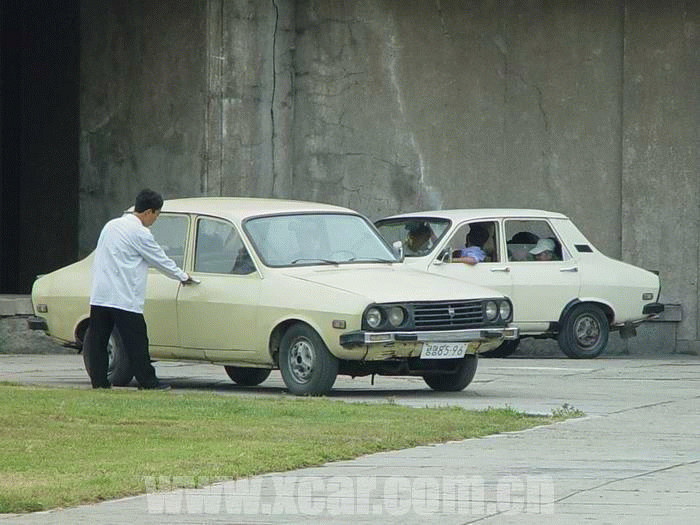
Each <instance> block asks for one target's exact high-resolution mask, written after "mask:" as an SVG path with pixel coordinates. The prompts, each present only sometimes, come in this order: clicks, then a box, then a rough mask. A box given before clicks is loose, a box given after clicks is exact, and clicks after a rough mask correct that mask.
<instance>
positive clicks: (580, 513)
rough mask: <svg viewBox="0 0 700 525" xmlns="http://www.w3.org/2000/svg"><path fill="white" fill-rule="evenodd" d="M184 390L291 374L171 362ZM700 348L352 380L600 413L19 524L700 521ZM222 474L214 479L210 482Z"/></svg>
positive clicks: (346, 391) (16, 367)
mask: <svg viewBox="0 0 700 525" xmlns="http://www.w3.org/2000/svg"><path fill="white" fill-rule="evenodd" d="M157 369H158V374H159V376H160V377H162V378H163V379H164V380H166V381H169V382H170V383H172V384H173V385H174V389H173V391H172V392H171V393H165V394H164V395H177V393H178V392H179V391H185V390H193V389H203V390H207V391H216V392H219V393H221V394H223V395H259V396H278V395H281V394H283V392H284V389H283V386H282V382H281V378H280V377H279V374H277V373H273V375H272V376H271V377H270V379H268V381H266V382H265V383H263V385H261V386H260V387H258V388H254V389H243V388H240V387H237V386H235V385H232V384H231V383H230V382H229V381H228V378H227V377H226V376H225V374H224V373H223V370H221V368H220V367H214V366H209V365H191V364H180V363H172V364H169V363H159V364H158V365H157ZM0 381H15V382H23V383H32V384H44V385H58V386H63V387H78V388H87V387H88V386H89V385H88V381H87V376H85V372H84V371H83V370H82V361H81V358H80V356H76V355H43V356H40V355H33V356H3V355H0ZM699 387H700V359H698V358H697V357H686V358H682V357H665V358H657V359H624V358H602V359H595V360H590V361H576V360H568V359H558V358H555V359H504V360H497V359H490V360H489V359H482V360H481V361H480V363H479V369H478V371H477V375H476V378H475V380H474V382H473V383H472V384H471V385H470V386H469V388H468V389H467V390H465V391H464V392H461V393H452V394H441V393H436V392H432V391H431V390H429V389H427V388H426V387H425V385H424V384H423V382H422V380H419V379H410V378H381V377H380V378H377V379H376V381H375V385H374V386H372V385H371V384H370V381H369V379H367V378H362V379H356V380H351V379H345V378H339V380H338V382H337V383H336V389H335V390H334V393H333V397H335V398H337V399H342V400H347V401H350V402H356V401H362V402H387V400H391V402H395V403H399V404H406V405H411V406H431V405H447V404H450V405H458V406H462V407H464V408H476V409H480V408H487V407H496V406H509V407H513V408H516V409H518V410H523V411H526V412H531V413H551V411H552V410H553V409H559V408H561V407H562V406H563V405H565V404H568V405H572V406H573V407H575V408H577V409H580V410H583V411H584V412H586V414H587V417H585V418H581V419H576V420H569V421H566V422H563V423H558V424H555V425H551V426H547V427H539V428H536V429H531V430H528V431H524V432H517V433H509V434H501V435H496V436H491V437H487V438H482V439H471V440H465V441H460V442H454V443H447V444H442V445H435V446H426V447H418V448H414V449H409V450H403V451H395V452H387V453H382V454H373V455H369V456H364V457H361V458H358V459H356V460H352V461H344V462H337V463H332V464H327V465H323V466H321V467H316V468H309V469H303V470H299V471H294V472H288V473H282V474H270V475H266V476H259V477H256V478H251V479H249V480H243V481H238V482H225V481H224V482H218V483H213V484H212V485H207V486H205V487H204V488H202V489H194V488H192V489H186V490H181V491H167V490H166V492H155V491H154V489H155V488H156V486H158V487H159V488H160V489H168V488H172V483H173V482H176V483H184V484H185V486H187V484H188V482H189V480H188V479H187V478H186V477H185V478H182V477H179V478H177V479H173V478H172V477H171V476H170V473H163V477H162V478H159V479H144V484H145V487H147V488H149V489H152V493H151V494H149V495H147V496H138V497H133V498H127V499H124V500H120V501H115V502H105V503H101V504H97V505H87V506H83V507H79V508H74V509H67V510H57V511H51V512H45V513H35V514H30V515H22V516H3V517H0V521H2V522H7V523H8V524H14V525H24V524H42V525H43V524H58V523H60V524H64V523H103V524H108V523H109V524H111V523H113V524H121V523H129V524H144V525H145V524H153V523H155V524H166V523H167V524H194V523H197V524H202V523H206V524H281V523H285V524H288V523H315V524H324V525H325V524H348V523H352V524H364V523H396V524H399V523H400V524H402V525H413V524H416V525H417V524H425V523H440V524H441V525H452V524H455V525H457V524H460V525H461V524H466V523H476V522H478V523H487V524H488V523H494V524H496V523H498V524H510V523H519V524H523V523H524V524H529V523H533V524H534V523H537V524H540V523H545V524H564V523H566V524H570V523H587V522H591V523H611V524H621V523H630V524H632V523H634V524H637V523H645V524H655V523H669V524H670V523H674V524H686V523H687V524H697V523H698V521H700V518H698V516H700V448H699V447H698V442H700V440H699V438H700V414H699V413H698V410H697V408H698V400H699V399H700V388H699ZM212 481H216V480H212Z"/></svg>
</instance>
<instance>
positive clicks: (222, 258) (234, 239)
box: [194, 218, 255, 275]
mask: <svg viewBox="0 0 700 525" xmlns="http://www.w3.org/2000/svg"><path fill="white" fill-rule="evenodd" d="M194 271H195V272H202V273H225V274H235V275H248V274H250V273H253V272H254V271H255V264H254V263H253V260H252V259H251V258H250V254H249V253H248V250H246V247H245V246H244V244H243V241H242V240H241V237H240V235H239V234H238V231H237V230H236V228H235V227H234V226H233V225H232V224H231V223H229V222H227V221H222V220H217V219H209V218H201V219H199V221H197V239H196V245H195V256H194Z"/></svg>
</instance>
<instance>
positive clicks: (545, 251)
mask: <svg viewBox="0 0 700 525" xmlns="http://www.w3.org/2000/svg"><path fill="white" fill-rule="evenodd" d="M554 248H555V245H554V241H553V240H552V239H540V240H539V241H537V244H536V245H535V247H534V248H532V249H531V250H530V254H532V255H534V257H535V260H536V261H553V260H555V258H554Z"/></svg>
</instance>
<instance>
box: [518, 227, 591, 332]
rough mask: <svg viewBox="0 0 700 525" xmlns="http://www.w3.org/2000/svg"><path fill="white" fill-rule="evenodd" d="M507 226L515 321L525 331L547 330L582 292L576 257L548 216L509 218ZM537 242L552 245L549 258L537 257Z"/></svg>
mask: <svg viewBox="0 0 700 525" xmlns="http://www.w3.org/2000/svg"><path fill="white" fill-rule="evenodd" d="M504 230H505V239H506V253H505V256H506V262H507V264H506V266H507V267H508V270H509V273H510V276H511V280H512V294H511V300H512V301H513V315H514V321H515V322H516V324H517V325H518V326H519V327H520V328H521V329H522V330H523V331H527V330H528V329H530V330H532V331H543V330H546V329H547V327H548V325H549V323H551V322H556V321H558V320H559V316H560V314H561V312H562V310H563V309H564V307H565V306H566V305H567V304H568V303H569V302H570V301H572V300H573V299H575V298H577V297H578V295H579V289H580V286H581V284H580V276H579V272H578V265H577V261H576V259H575V258H574V257H572V255H571V253H570V252H569V250H568V249H567V248H566V246H565V245H564V244H562V240H561V238H560V236H559V235H557V233H556V232H555V231H554V229H553V228H552V226H551V224H550V223H549V221H547V220H546V219H540V218H531V219H520V218H517V219H515V218H514V219H507V220H505V222H504ZM538 243H539V244H538ZM538 246H542V247H548V246H552V247H553V249H554V250H553V253H552V255H551V259H550V260H538V255H535V254H534V253H533V252H537V251H539V250H540V249H541V248H538ZM540 255H541V254H540Z"/></svg>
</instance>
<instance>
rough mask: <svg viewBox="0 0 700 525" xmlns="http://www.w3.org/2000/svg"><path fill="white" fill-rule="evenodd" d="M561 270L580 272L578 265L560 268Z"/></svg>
mask: <svg viewBox="0 0 700 525" xmlns="http://www.w3.org/2000/svg"><path fill="white" fill-rule="evenodd" d="M559 271H560V272H578V266H569V267H568V268H559Z"/></svg>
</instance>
